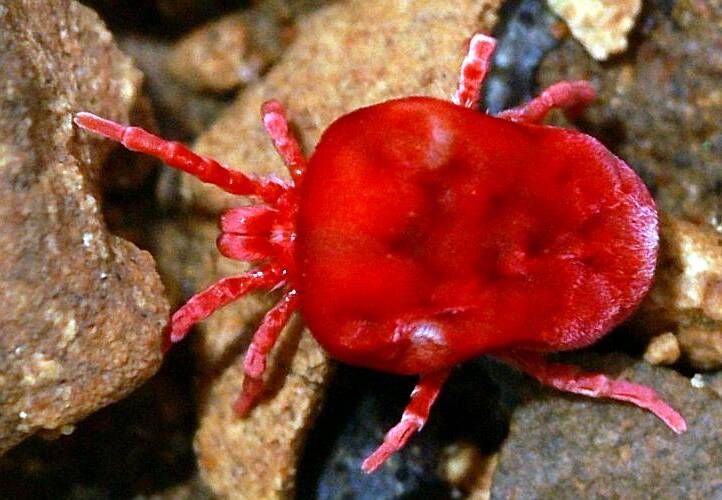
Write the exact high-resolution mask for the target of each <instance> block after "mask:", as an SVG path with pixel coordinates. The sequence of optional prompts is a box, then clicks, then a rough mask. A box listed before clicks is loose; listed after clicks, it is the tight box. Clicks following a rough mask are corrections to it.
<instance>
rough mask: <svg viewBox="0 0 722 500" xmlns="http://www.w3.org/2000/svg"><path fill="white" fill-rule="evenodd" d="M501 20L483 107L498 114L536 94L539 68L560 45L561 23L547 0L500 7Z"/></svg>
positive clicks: (524, 0) (516, 0) (522, 0)
mask: <svg viewBox="0 0 722 500" xmlns="http://www.w3.org/2000/svg"><path fill="white" fill-rule="evenodd" d="M500 16H501V17H502V21H501V22H500V23H499V26H498V27H497V28H496V29H495V30H494V36H495V37H496V38H497V45H496V51H495V52H494V62H493V66H492V68H491V73H490V74H489V76H488V77H487V79H486V83H485V84H484V105H485V106H484V107H485V109H486V110H488V111H489V112H490V113H498V112H500V111H503V110H505V109H507V108H510V107H512V106H516V105H518V104H521V103H522V102H524V101H528V100H529V99H531V98H532V97H534V96H535V95H536V94H537V92H538V88H537V85H536V83H535V82H534V75H535V74H536V70H537V67H538V66H539V63H540V62H541V61H542V59H543V58H544V56H545V55H546V54H547V52H549V51H550V50H552V49H553V48H554V47H556V46H557V45H559V35H558V32H559V30H558V27H559V25H561V22H560V21H559V20H558V19H557V17H556V16H555V15H554V14H553V13H552V12H551V11H550V10H549V9H548V8H547V6H546V2H545V1H544V0H514V1H510V2H506V3H505V4H504V6H503V7H502V8H501V11H500Z"/></svg>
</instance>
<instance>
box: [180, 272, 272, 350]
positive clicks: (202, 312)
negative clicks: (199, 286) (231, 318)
mask: <svg viewBox="0 0 722 500" xmlns="http://www.w3.org/2000/svg"><path fill="white" fill-rule="evenodd" d="M280 276H281V272H280V271H278V270H277V269H275V268H272V267H267V268H264V269H259V270H256V271H253V272H250V273H247V274H243V275H241V276H233V277H230V278H224V279H222V280H220V281H218V282H217V283H215V284H213V285H211V286H210V287H208V288H206V289H205V290H203V291H202V292H200V293H198V294H196V295H194V296H193V297H191V298H190V300H188V302H186V303H185V305H183V307H181V308H180V309H178V310H177V311H176V312H175V314H173V316H172V317H171V321H170V340H171V342H173V343H175V342H180V341H181V340H183V338H184V337H185V336H186V334H187V333H188V330H190V328H191V327H192V326H193V325H194V324H196V323H198V322H199V321H202V320H204V319H206V318H207V317H208V316H210V315H211V314H213V312H214V311H216V310H218V309H220V308H221V307H223V306H225V305H226V304H229V303H231V302H233V301H234V300H236V299H238V298H239V297H240V296H242V295H244V294H246V293H248V292H251V291H253V290H257V289H259V288H272V287H274V286H275V285H277V284H278V283H279V282H280V279H281V278H280Z"/></svg>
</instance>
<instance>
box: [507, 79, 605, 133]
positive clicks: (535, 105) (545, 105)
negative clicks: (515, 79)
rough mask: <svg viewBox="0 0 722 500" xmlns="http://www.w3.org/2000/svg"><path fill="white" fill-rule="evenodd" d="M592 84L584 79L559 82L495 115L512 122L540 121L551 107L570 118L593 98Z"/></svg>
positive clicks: (577, 113) (578, 112)
mask: <svg viewBox="0 0 722 500" xmlns="http://www.w3.org/2000/svg"><path fill="white" fill-rule="evenodd" d="M595 94H596V92H595V90H594V86H593V85H592V84H591V83H590V82H588V81H586V80H579V81H575V82H559V83H555V84H554V85H551V86H549V87H548V88H547V89H546V90H544V92H542V93H541V94H539V96H537V97H535V98H534V99H532V100H531V101H529V102H527V103H526V104H522V105H521V106H517V107H515V108H511V109H508V110H506V111H502V112H501V113H499V114H498V115H497V116H498V117H499V118H504V119H506V120H511V121H513V122H524V123H540V122H541V121H542V120H544V118H546V116H547V115H548V114H549V112H550V111H551V110H553V109H557V108H558V109H562V110H564V113H565V114H566V115H567V116H568V117H569V118H571V119H573V118H575V117H577V116H578V115H579V114H580V113H581V112H582V111H584V109H585V108H586V107H587V106H588V105H589V103H591V102H592V100H594V96H595Z"/></svg>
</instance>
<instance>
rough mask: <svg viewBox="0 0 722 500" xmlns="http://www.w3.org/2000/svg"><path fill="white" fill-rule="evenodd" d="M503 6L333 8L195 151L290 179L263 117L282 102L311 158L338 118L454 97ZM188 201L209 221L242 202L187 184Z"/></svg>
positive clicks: (310, 21)
mask: <svg viewBox="0 0 722 500" xmlns="http://www.w3.org/2000/svg"><path fill="white" fill-rule="evenodd" d="M500 3H501V2H500V1H498V0H486V1H483V2H478V1H472V0H453V1H447V2H443V1H440V0H421V1H418V2H396V1H391V0H377V1H374V2H361V1H348V2H340V3H334V4H332V5H330V6H328V7H326V8H324V9H320V10H318V11H317V12H316V13H314V14H312V15H310V16H308V17H306V18H302V19H301V21H300V22H299V24H298V35H297V38H296V40H295V42H294V43H293V44H292V45H291V46H290V47H289V48H288V50H287V51H286V52H285V53H284V57H283V60H282V61H281V62H279V63H278V64H277V65H276V66H274V67H273V68H272V69H271V70H270V71H269V73H268V74H267V75H266V77H265V78H264V80H263V82H262V83H259V84H256V85H252V86H251V87H249V88H248V90H246V91H244V92H243V93H241V95H240V96H239V97H238V99H237V100H236V101H235V103H234V104H233V105H231V106H230V107H229V108H228V109H227V110H226V111H225V112H224V113H223V115H222V117H221V118H220V120H219V121H218V122H216V124H215V125H214V126H213V127H212V128H211V130H210V131H209V132H208V133H207V134H205V135H204V136H202V137H201V138H200V139H199V140H198V142H197V148H196V150H197V151H199V152H201V153H204V154H209V155H210V156H214V157H216V159H218V160H220V161H223V162H224V163H226V164H228V165H230V166H232V167H233V168H238V169H240V170H245V171H249V172H251V171H252V172H256V173H257V174H260V175H265V174H270V173H275V174H280V175H286V172H285V170H284V167H283V164H282V162H281V160H280V158H279V157H278V155H277V154H276V153H275V151H274V150H273V147H272V145H271V142H270V140H269V139H268V136H267V134H266V132H265V130H264V129H263V126H262V124H261V120H260V119H259V110H260V107H261V104H262V103H263V102H264V101H265V100H267V99H271V98H277V99H279V100H281V101H282V102H283V103H284V104H285V105H286V106H287V108H288V115H289V118H290V120H291V122H292V123H293V125H294V126H295V128H296V131H297V132H298V134H299V135H300V138H301V140H302V143H303V145H304V146H305V150H306V152H307V153H310V152H311V151H312V150H313V147H314V146H315V144H316V142H317V141H318V139H319V137H320V136H321V133H322V132H323V131H324V129H325V128H326V127H327V126H328V125H329V124H330V123H331V122H332V121H333V120H335V119H336V118H338V117H339V116H341V115H343V114H345V113H348V112H349V111H352V110H354V109H357V108H359V107H362V106H368V105H370V104H373V103H377V102H381V101H384V100H387V99H391V98H395V97H403V96H408V95H428V96H434V97H440V98H448V97H450V96H451V95H452V94H453V92H454V90H455V88H456V83H457V78H458V71H459V65H460V61H461V59H462V58H463V57H464V55H465V54H466V51H467V48H468V40H469V38H470V36H471V35H472V34H473V33H474V32H476V31H479V30H481V31H486V32H489V31H490V29H491V27H492V26H493V23H494V22H495V20H496V15H495V13H496V9H497V7H498V5H499V4H500ZM181 191H182V194H183V196H184V198H185V199H186V201H187V202H188V203H190V204H191V205H193V206H196V207H198V208H200V209H202V210H206V211H209V212H211V213H217V212H219V211H220V210H222V209H223V208H224V207H228V206H232V205H233V204H234V203H237V201H236V200H235V198H234V197H232V196H229V195H226V194H225V193H222V192H221V191H220V190H219V189H217V188H216V187H214V186H209V185H205V184H202V183H201V182H199V181H196V180H195V179H193V178H190V177H189V176H185V177H184V182H183V186H182V190H181Z"/></svg>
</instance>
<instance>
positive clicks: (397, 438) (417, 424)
mask: <svg viewBox="0 0 722 500" xmlns="http://www.w3.org/2000/svg"><path fill="white" fill-rule="evenodd" d="M449 373H451V369H450V368H447V369H444V370H439V371H436V372H433V373H428V374H425V375H422V376H421V379H420V380H419V383H418V384H416V387H414V390H413V392H412V393H411V401H409V404H408V405H407V406H406V409H405V410H404V413H403V415H402V416H401V421H400V422H399V423H398V424H396V425H395V426H394V427H392V428H391V430H390V431H389V432H388V433H386V436H385V437H384V442H383V443H382V444H381V446H379V447H378V448H377V449H376V451H374V452H373V453H372V454H371V455H369V457H368V458H367V459H366V460H364V462H363V464H362V465H361V468H362V469H363V471H364V472H366V473H371V472H373V471H375V470H376V469H377V468H378V467H379V466H380V465H381V464H383V463H384V462H385V461H386V459H387V458H389V456H390V455H391V454H393V453H395V452H396V451H398V450H400V449H401V448H403V447H404V445H405V444H406V441H408V439H409V437H411V435H412V434H413V433H414V432H416V431H418V430H420V429H421V428H422V427H423V426H424V424H425V423H426V420H427V419H428V417H429V412H430V411H431V406H432V405H433V404H434V401H436V397H437V396H438V395H439V392H441V388H442V387H443V385H444V382H446V379H447V378H448V376H449Z"/></svg>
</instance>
